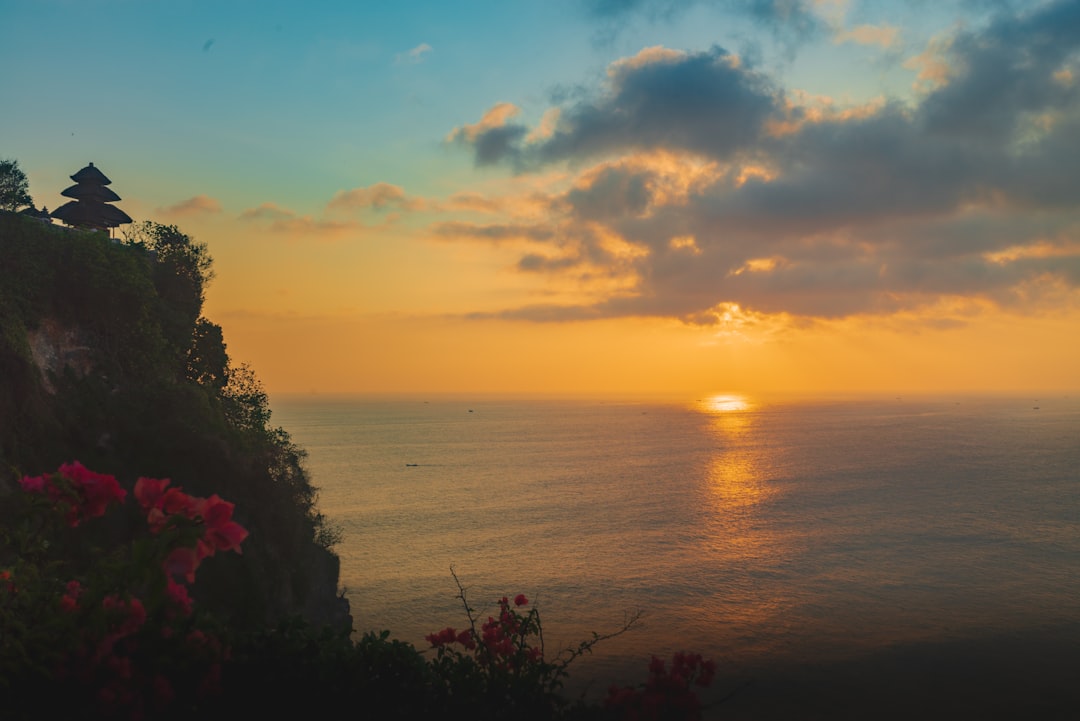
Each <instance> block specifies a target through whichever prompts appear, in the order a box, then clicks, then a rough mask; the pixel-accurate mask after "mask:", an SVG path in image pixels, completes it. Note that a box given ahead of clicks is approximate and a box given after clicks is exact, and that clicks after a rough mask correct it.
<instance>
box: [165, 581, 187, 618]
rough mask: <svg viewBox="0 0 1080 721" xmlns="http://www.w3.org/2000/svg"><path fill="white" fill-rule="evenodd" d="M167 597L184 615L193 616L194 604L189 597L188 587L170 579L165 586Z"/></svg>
mask: <svg viewBox="0 0 1080 721" xmlns="http://www.w3.org/2000/svg"><path fill="white" fill-rule="evenodd" d="M165 595H166V596H168V597H169V601H170V602H172V604H173V605H174V606H176V607H177V608H178V609H179V610H180V613H181V614H182V615H184V616H190V615H191V611H192V602H191V597H190V596H189V595H188V591H187V586H185V585H183V584H180V583H177V582H176V581H174V580H172V578H169V580H168V582H167V585H166V586H165Z"/></svg>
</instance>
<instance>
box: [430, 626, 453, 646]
mask: <svg viewBox="0 0 1080 721" xmlns="http://www.w3.org/2000/svg"><path fill="white" fill-rule="evenodd" d="M424 640H425V641H427V642H428V643H430V644H431V647H432V648H438V647H440V646H445V645H446V644H448V643H454V642H455V641H457V631H455V630H454V629H452V628H450V627H449V626H448V627H446V628H444V629H443V630H441V631H439V632H438V633H429V634H428V635H427V636H424Z"/></svg>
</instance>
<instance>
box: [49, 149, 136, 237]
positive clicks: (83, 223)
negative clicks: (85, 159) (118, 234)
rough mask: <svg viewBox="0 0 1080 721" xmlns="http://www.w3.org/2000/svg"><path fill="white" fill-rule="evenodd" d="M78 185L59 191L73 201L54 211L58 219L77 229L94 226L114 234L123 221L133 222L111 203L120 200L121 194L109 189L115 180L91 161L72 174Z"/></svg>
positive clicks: (53, 214)
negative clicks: (107, 186)
mask: <svg viewBox="0 0 1080 721" xmlns="http://www.w3.org/2000/svg"><path fill="white" fill-rule="evenodd" d="M71 179H72V180H74V181H75V185H73V186H71V187H70V188H68V189H67V190H65V191H63V192H62V193H60V195H63V196H64V197H66V198H74V200H73V201H71V202H68V203H64V204H63V205H61V206H60V207H59V208H57V209H56V210H54V211H53V212H52V217H54V218H58V219H60V220H62V221H64V222H65V223H67V224H68V225H71V226H75V227H76V228H92V229H95V230H104V231H106V232H110V233H111V229H112V228H115V227H116V226H118V225H123V224H124V223H130V222H131V218H130V217H129V216H128V214H127V213H125V212H124V211H122V210H120V209H119V208H117V207H116V206H115V205H109V203H112V202H114V201H117V200H120V196H119V195H117V194H116V193H114V192H113V191H111V190H109V189H108V188H106V187H105V186H106V185H109V184H110V183H112V181H111V180H109V179H108V178H106V177H105V174H104V173H102V172H101V171H100V170H98V169H97V168H95V167H94V164H93V163H90V164H89V165H87V166H86V167H85V168H83V169H82V170H80V171H79V172H77V173H75V175H72V176H71Z"/></svg>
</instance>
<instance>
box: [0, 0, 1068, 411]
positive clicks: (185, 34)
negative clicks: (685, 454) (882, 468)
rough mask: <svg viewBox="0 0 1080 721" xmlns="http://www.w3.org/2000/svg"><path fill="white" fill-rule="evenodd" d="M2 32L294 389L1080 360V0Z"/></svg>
mask: <svg viewBox="0 0 1080 721" xmlns="http://www.w3.org/2000/svg"><path fill="white" fill-rule="evenodd" d="M0 65H2V66H3V67H4V68H6V72H3V73H0V98H4V99H5V100H4V103H3V109H2V110H0V157H3V158H12V159H15V160H17V161H18V162H19V166H20V167H21V168H22V169H23V170H24V171H25V172H26V174H27V176H28V178H29V181H30V192H31V195H32V196H33V198H34V199H35V201H36V203H37V205H38V206H41V205H45V206H47V207H49V208H50V209H53V208H56V207H57V206H59V205H61V204H62V203H63V202H65V201H66V199H65V198H62V197H61V196H60V192H61V191H62V190H63V189H64V188H66V187H67V186H69V185H70V184H71V181H70V179H69V176H70V175H71V174H73V173H75V172H76V171H77V170H79V169H80V168H82V167H83V166H85V165H86V164H87V163H88V162H93V163H94V164H95V165H96V166H97V167H98V168H99V169H101V170H102V171H103V172H104V173H105V174H106V175H107V176H108V177H109V178H110V179H111V180H112V181H113V183H112V185H111V186H110V187H111V188H112V189H113V190H115V191H116V192H117V193H118V194H119V195H120V197H121V198H122V200H121V201H120V202H118V203H117V205H118V206H119V207H120V208H121V209H123V210H124V211H125V212H126V213H128V214H129V215H130V216H131V217H132V218H134V219H135V220H136V221H142V220H152V221H155V222H158V223H164V224H169V225H176V226H177V227H179V228H180V229H181V230H182V231H184V232H185V233H187V234H189V235H191V236H192V237H193V238H195V240H196V241H198V242H204V243H206V244H207V246H208V249H209V252H210V255H211V256H212V257H213V259H214V272H215V277H214V279H213V281H212V283H211V284H210V286H209V287H208V289H207V298H206V305H205V308H204V314H205V315H206V316H207V317H208V318H209V319H210V320H212V321H214V322H216V323H218V324H220V325H221V326H222V328H223V330H224V335H225V340H226V343H227V346H228V352H229V355H230V357H231V359H232V361H233V363H234V364H236V365H239V364H248V365H250V366H251V367H252V369H253V370H254V371H255V373H256V374H257V376H258V377H259V378H260V379H261V381H262V383H263V385H264V387H265V388H266V389H267V391H268V392H269V393H270V394H271V397H273V396H274V394H285V393H312V392H314V393H511V394H529V395H533V394H555V395H578V394H622V395H635V394H639V395H645V394H648V395H657V394H662V395H673V396H686V397H698V396H701V395H703V394H710V393H746V394H759V395H767V394H817V395H821V394H861V393H874V394H879V393H880V394H890V395H892V394H912V393H947V394H959V393H969V392H1009V393H1032V394H1035V393H1052V392H1068V391H1075V390H1078V389H1080V1H1063V0H1055V1H1051V2H1040V1H1028V2H1024V1H1021V0H1017V1H1015V2H1009V1H1007V0H1000V1H996V0H986V1H981V2H980V1H978V0H940V1H931V0H907V1H902V0H896V1H893V0H889V1H887V2H886V1H885V0H743V1H741V2H738V1H735V0H711V1H710V0H685V1H681V2H680V1H679V0H577V1H572V0H545V1H542V2H541V1H537V2H533V1H532V0H521V1H517V2H487V1H479V0H475V1H463V2H445V1H443V0H438V1H430V2H429V1H419V0H417V1H409V0H402V1H401V2H395V3H383V2H374V1H370V2H369V1H364V2H319V1H313V2H309V3H298V2H293V3H283V2H273V1H266V0H259V1H257V2H256V1H255V0H250V1H241V0H213V1H202V0H176V1H175V2H157V1H151V0H0ZM121 231H122V229H121ZM121 234H122V233H121Z"/></svg>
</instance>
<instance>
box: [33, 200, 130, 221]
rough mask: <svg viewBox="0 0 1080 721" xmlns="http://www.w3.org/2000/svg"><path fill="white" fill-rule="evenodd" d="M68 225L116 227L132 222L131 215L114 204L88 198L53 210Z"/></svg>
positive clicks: (55, 216)
mask: <svg viewBox="0 0 1080 721" xmlns="http://www.w3.org/2000/svg"><path fill="white" fill-rule="evenodd" d="M52 217H54V218H58V219H60V220H62V221H64V222H65V223H67V224H68V225H75V226H87V227H90V228H115V227H116V226H118V225H123V224H124V223H130V222H132V221H131V217H130V216H129V215H128V214H127V213H125V212H124V211H122V210H120V209H119V208H117V207H116V206H114V205H109V204H108V203H97V202H94V201H88V200H73V201H71V202H70V203H64V204H63V205H61V206H60V207H59V208H57V209H56V210H54V211H53V212H52Z"/></svg>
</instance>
